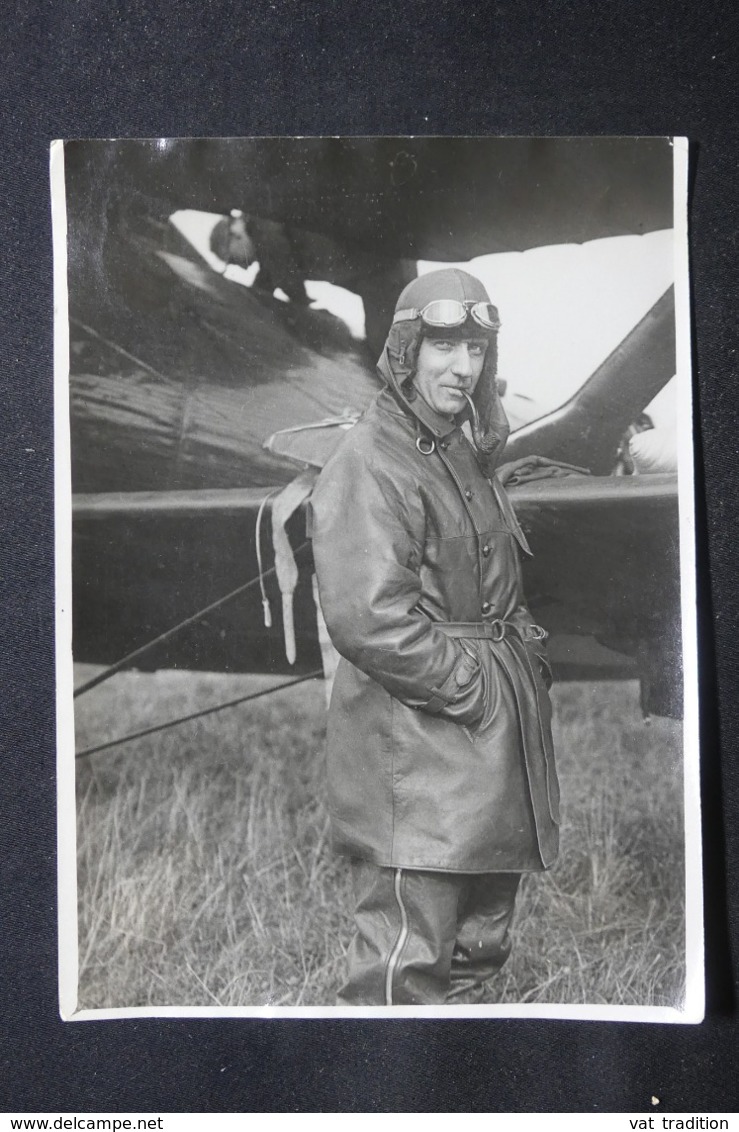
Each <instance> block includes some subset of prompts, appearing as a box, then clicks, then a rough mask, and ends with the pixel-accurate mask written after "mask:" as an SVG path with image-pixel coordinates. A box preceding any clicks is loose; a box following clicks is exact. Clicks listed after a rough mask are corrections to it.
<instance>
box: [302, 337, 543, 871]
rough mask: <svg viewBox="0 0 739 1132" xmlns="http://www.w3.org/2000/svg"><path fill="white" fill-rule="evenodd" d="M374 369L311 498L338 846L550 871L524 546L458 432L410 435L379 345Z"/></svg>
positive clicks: (416, 427) (422, 862)
mask: <svg viewBox="0 0 739 1132" xmlns="http://www.w3.org/2000/svg"><path fill="white" fill-rule="evenodd" d="M388 345H389V346H390V345H391V342H390V341H389V344H388ZM380 368H381V372H382V373H383V376H384V377H385V379H386V381H387V383H388V385H389V386H390V388H389V389H385V390H383V391H382V392H381V393H379V394H378V396H377V398H376V399H375V401H374V402H373V404H372V405H371V406H370V408H369V409H368V411H367V412H366V413H365V415H364V416H363V418H362V419H361V420H360V421H359V422H358V424H356V425H355V426H354V427H353V428H352V429H351V430H350V431H349V432H348V433H347V435H346V436H345V438H344V439H343V440H342V442H341V443H340V445H339V446H338V448H337V450H336V451H335V453H334V455H333V456H332V457H331V459H330V460H329V461H328V463H327V464H326V467H325V468H324V470H323V472H322V473H321V476H320V477H319V480H318V483H317V485H316V488H315V490H314V494H313V498H312V508H313V547H314V557H315V564H316V573H317V576H318V584H319V590H320V599H321V606H322V609H323V614H324V617H325V619H326V624H327V627H328V631H329V634H330V636H331V639H332V641H333V643H334V645H335V646H336V648H337V650H338V652H339V653H340V654H341V657H342V660H341V661H340V663H339V667H338V670H337V673H336V678H335V682H334V687H333V694H332V699H331V706H330V710H329V721H328V754H327V759H328V787H329V805H330V811H331V817H332V825H333V833H334V842H335V844H336V847H337V848H339V849H340V850H342V851H344V852H347V853H349V854H351V855H353V856H356V857H360V858H365V859H367V860H370V861H373V862H374V863H375V864H378V865H381V866H388V867H395V868H416V869H432V870H443V871H454V872H465V873H474V872H519V871H524V870H537V869H542V868H547V867H548V866H549V865H551V864H552V863H553V861H554V860H555V858H556V855H557V849H558V823H559V788H558V783H557V777H556V771H555V766H554V755H553V749H552V739H551V708H550V702H549V696H548V691H547V683H546V682H545V681H546V677H547V674H548V666H547V663H546V655H545V651H544V644H543V641H542V640H541V639H537V638H540V631H539V630H538V628H537V627H536V626H535V625H534V624H533V621H532V618H531V615H530V613H529V612H528V610H527V609H526V606H525V603H524V598H523V591H522V584H521V565H520V553H521V551H522V550H524V551H526V552H529V551H528V546H527V544H526V539H525V537H524V535H523V532H522V531H521V529H520V527H519V525H518V522H517V520H516V517H515V515H514V513H513V509H512V507H511V505H510V503H509V501H508V498H507V496H506V494H505V491H504V489H503V488H502V486H501V485H500V483H499V481H498V480H497V478H496V477H495V475H494V474H492V473H491V474H485V472H489V471H490V469H489V468H488V467H487V466H486V465H485V464H483V467H485V472H483V467H481V464H480V462H479V460H478V456H477V454H476V452H475V450H474V449H473V447H472V445H471V444H470V442H469V441H468V439H467V437H466V436H465V434H464V432H463V430H462V428H461V427H460V422H459V421H458V420H455V421H449V420H447V419H446V418H443V417H439V416H438V415H437V414H434V413H433V412H432V411H431V410H428V408H427V407H426V408H425V409H424V411H423V418H422V420H423V425H424V428H423V430H422V429H421V425H420V422H419V418H418V416H417V415H416V414H415V413H414V412H413V411H409V408H414V407H415V406H412V407H411V406H409V405H408V404H407V400H406V397H404V396H403V395H402V392H401V391H400V389H399V383H398V381H397V376H396V375H395V373H394V369H393V359H392V355H391V354H389V353H388V350H386V352H385V355H384V358H383V360H382V362H381V367H380ZM399 394H400V395H399ZM496 401H497V397H496ZM498 411H499V413H500V414H502V410H501V409H500V407H499V402H498ZM429 414H430V416H429ZM419 436H420V437H421V441H422V442H421V443H420V444H417V443H416V442H417V440H418V439H419ZM431 440H433V441H434V443H433V445H432V444H431ZM429 449H431V450H429ZM529 553H530V552H529Z"/></svg>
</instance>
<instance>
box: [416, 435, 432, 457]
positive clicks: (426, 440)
mask: <svg viewBox="0 0 739 1132" xmlns="http://www.w3.org/2000/svg"><path fill="white" fill-rule="evenodd" d="M426 445H428V448H427V447H426ZM416 448H417V449H418V451H419V452H420V453H421V455H422V456H430V455H431V453H432V452H435V451H436V441H435V440H434V439H433V437H431V436H417V437H416Z"/></svg>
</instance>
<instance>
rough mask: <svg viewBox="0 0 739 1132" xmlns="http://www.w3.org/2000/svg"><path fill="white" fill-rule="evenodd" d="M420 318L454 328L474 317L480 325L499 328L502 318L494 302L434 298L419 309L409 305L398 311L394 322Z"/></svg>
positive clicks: (487, 327) (490, 328) (494, 328)
mask: <svg viewBox="0 0 739 1132" xmlns="http://www.w3.org/2000/svg"><path fill="white" fill-rule="evenodd" d="M414 318H420V319H422V320H423V322H424V324H425V325H426V326H433V327H438V328H441V329H444V330H452V329H454V328H455V327H457V326H462V325H463V324H464V323H465V322H466V321H467V319H468V318H472V319H474V321H475V322H476V323H477V325H478V326H482V327H483V328H484V329H485V330H498V329H499V328H500V319H499V318H498V311H497V308H496V307H494V306H493V304H492V303H484V302H477V301H475V300H473V299H465V300H464V302H463V301H461V300H460V299H434V300H433V302H430V303H427V304H426V306H425V307H422V308H421V309H420V310H418V309H417V308H416V307H409V308H407V309H406V310H402V311H396V312H395V315H394V317H393V323H396V322H408V321H410V320H411V319H414Z"/></svg>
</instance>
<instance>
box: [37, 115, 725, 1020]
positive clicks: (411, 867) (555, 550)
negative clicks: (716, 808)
mask: <svg viewBox="0 0 739 1132" xmlns="http://www.w3.org/2000/svg"><path fill="white" fill-rule="evenodd" d="M51 186H52V214H53V225H54V288H55V326H54V331H55V448H56V481H55V482H56V487H55V493H56V556H57V557H56V566H57V610H56V615H57V619H56V650H57V651H56V660H57V715H58V730H57V736H58V751H57V757H58V828H59V846H58V849H59V907H60V912H59V914H60V924H59V938H60V951H59V954H60V970H59V995H60V1009H61V1014H62V1017H63V1018H65V1019H70V1020H80V1021H83V1020H86V1019H103V1018H106V1017H107V1018H125V1017H141V1016H164V1015H180V1016H190V1017H194V1016H199V1015H203V1016H214V1017H217V1016H222V1017H227V1016H230V1017H239V1016H244V1017H246V1016H249V1017H265V1018H267V1017H281V1016H286V1017H288V1016H292V1017H300V1016H309V1017H317V1018H319V1017H326V1018H329V1017H374V1016H383V1017H426V1016H433V1017H439V1018H459V1019H462V1018H467V1017H475V1018H479V1017H519V1018H525V1017H531V1018H545V1017H546V1018H570V1019H595V1020H611V1021H617V1020H623V1021H641V1022H675V1023H680V1022H686V1023H687V1022H690V1023H695V1022H699V1021H700V1020H701V1019H702V1017H703V1009H704V989H703V982H704V971H703V927H702V887H701V840H700V793H699V751H698V671H697V650H696V624H695V618H696V597H695V587H696V584H695V550H694V540H695V523H694V514H693V460H694V456H693V446H692V398H691V368H690V310H689V284H688V256H687V143H686V141H685V139H683V138H667V137H638V138H637V137H548V138H542V137H473V136H468V137H391V136H386V137H344V138H342V137H299V138H297V137H296V138H276V137H264V138H221V139H207V138H196V139H178V138H151V139H146V140H143V139H142V140H136V139H125V140H81V141H66V142H61V141H59V142H55V143H53V145H52V150H51Z"/></svg>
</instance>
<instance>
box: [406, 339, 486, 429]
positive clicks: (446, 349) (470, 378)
mask: <svg viewBox="0 0 739 1132" xmlns="http://www.w3.org/2000/svg"><path fill="white" fill-rule="evenodd" d="M487 346H488V340H487V338H486V337H485V335H481V336H477V335H470V336H469V337H464V338H461V337H460V338H452V337H448V338H443V337H439V338H428V337H424V338H422V339H421V345H420V347H419V350H418V360H417V363H416V376H415V377H414V378H413V384H414V386H415V388H416V390H417V392H418V393H419V394H420V396H421V397H422V398H423V399H424V401H425V402H426V404H427V405H428V406H429V408H431V409H433V410H434V412H436V413H441V415H442V416H445V417H452V416H454V415H455V413H460V412H461V411H462V409H464V408H465V407H466V405H467V401H466V400H465V398H464V396H463V394H462V390H464V392H465V393H472V392H473V391H474V389H475V386H476V385H477V382H478V381H479V379H480V374H481V373H482V367H483V363H484V361H485V351H486V350H487Z"/></svg>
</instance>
